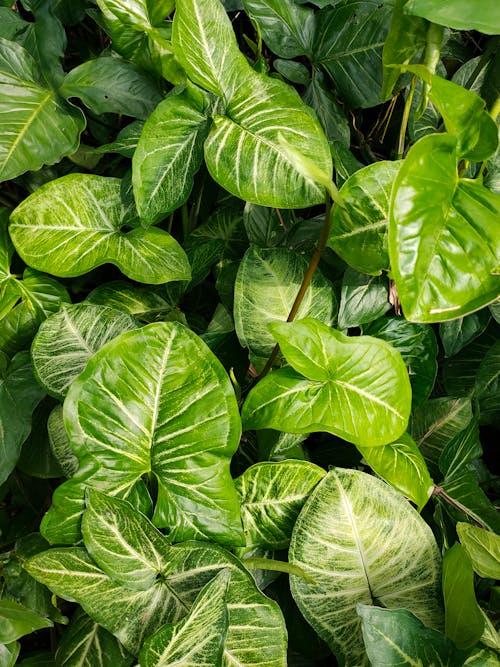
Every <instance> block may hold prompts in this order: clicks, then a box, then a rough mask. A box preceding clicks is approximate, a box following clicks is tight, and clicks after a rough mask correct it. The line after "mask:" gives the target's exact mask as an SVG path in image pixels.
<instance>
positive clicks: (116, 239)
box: [9, 174, 190, 284]
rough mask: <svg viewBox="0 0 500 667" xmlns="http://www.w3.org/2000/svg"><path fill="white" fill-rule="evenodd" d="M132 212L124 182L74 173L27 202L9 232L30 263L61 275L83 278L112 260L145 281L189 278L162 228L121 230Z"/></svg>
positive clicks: (17, 211)
mask: <svg viewBox="0 0 500 667" xmlns="http://www.w3.org/2000/svg"><path fill="white" fill-rule="evenodd" d="M127 214H128V211H127V207H126V204H125V203H124V202H123V200H122V197H121V181H120V179H118V178H107V177H104V176H94V175H91V174H70V175H68V176H63V177H62V178H58V179H56V180H55V181H50V182H49V183H47V184H46V185H43V186H42V187H40V188H39V189H38V190H36V192H34V193H33V194H32V195H30V196H29V197H28V198H27V199H25V200H24V201H23V202H22V203H21V204H20V205H19V206H18V207H17V208H16V209H15V211H14V212H13V213H12V215H11V224H10V228H9V229H10V234H11V238H12V241H13V242H14V245H15V247H16V250H17V251H18V253H19V254H20V255H21V257H22V258H23V259H24V261H25V262H26V263H27V264H29V265H30V266H32V267H34V268H38V269H39V270H40V271H48V272H49V273H52V274H54V275H56V276H62V277H71V276H79V275H81V274H82V273H86V272H87V271H90V270H91V269H94V268H95V267H96V266H100V265H101V264H105V263H106V262H111V263H113V264H116V266H118V268H119V269H120V270H122V271H123V273H125V275H127V276H128V277H129V278H132V279H133V280H137V281H139V282H144V283H153V284H157V283H165V282H169V281H172V280H189V276H190V270H189V264H188V261H187V258H186V255H185V253H184V251H183V250H182V248H181V247H180V245H179V244H178V243H177V241H175V239H173V238H172V236H170V234H168V233H167V232H165V231H163V230H161V229H140V228H136V229H132V230H131V231H128V232H127V231H121V227H122V225H123V224H124V220H125V218H126V216H127Z"/></svg>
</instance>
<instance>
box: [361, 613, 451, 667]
mask: <svg viewBox="0 0 500 667" xmlns="http://www.w3.org/2000/svg"><path fill="white" fill-rule="evenodd" d="M357 612H358V614H359V616H360V617H361V627H362V630H363V639H364V642H365V647H366V652H367V654H368V657H369V659H370V662H371V664H372V665H384V667H417V666H420V665H421V666H422V667H423V666H424V665H433V666H435V667H437V666H438V665H439V667H462V665H463V659H464V656H463V653H462V652H460V651H458V650H457V648H456V647H455V646H454V645H453V642H451V641H450V640H449V639H448V637H446V635H443V634H442V633H441V632H438V631H437V630H433V629H432V628H426V627H425V625H424V624H423V623H422V622H421V621H420V620H419V619H418V618H417V617H416V616H414V615H413V614H412V613H411V612H409V611H407V610H406V609H395V610H392V609H380V608H379V607H371V606H369V605H364V604H359V605H358V606H357Z"/></svg>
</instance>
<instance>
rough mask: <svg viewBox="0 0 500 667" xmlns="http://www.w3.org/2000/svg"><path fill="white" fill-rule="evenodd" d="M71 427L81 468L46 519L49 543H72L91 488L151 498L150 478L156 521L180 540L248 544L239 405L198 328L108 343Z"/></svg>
mask: <svg viewBox="0 0 500 667" xmlns="http://www.w3.org/2000/svg"><path fill="white" fill-rule="evenodd" d="M103 417H105V422H103ZM64 419H65V424H66V430H67V432H68V436H69V440H70V444H71V447H72V449H73V450H74V452H75V453H76V455H77V456H78V458H79V460H80V465H81V468H80V470H79V472H78V473H77V474H76V476H75V477H73V478H72V479H71V480H68V481H67V482H66V483H65V484H63V485H62V486H60V487H59V488H58V490H57V494H56V498H55V499H54V505H53V506H52V509H51V510H50V511H49V513H48V514H47V515H46V517H45V519H44V531H45V535H46V537H47V538H48V539H49V540H50V541H56V542H59V543H68V541H69V543H72V542H73V540H74V536H75V531H76V534H78V520H79V514H81V511H82V509H83V507H82V503H83V494H84V488H85V486H86V485H89V486H98V487H99V488H101V489H106V490H107V491H108V492H110V493H113V494H115V495H116V494H118V495H122V496H124V495H125V496H126V495H128V494H130V493H132V492H134V493H135V492H140V493H141V494H142V495H144V491H139V490H138V489H140V488H144V487H143V482H142V481H141V479H142V476H143V475H146V474H148V473H152V474H153V475H154V476H155V477H156V480H157V483H158V492H157V493H158V497H157V502H156V509H155V514H154V522H155V523H156V525H158V526H161V527H165V528H168V529H169V531H170V536H171V538H172V539H173V540H174V541H182V540H186V539H189V538H198V539H207V538H209V537H216V538H217V540H218V541H220V542H221V543H223V544H224V543H225V544H239V543H240V542H241V541H242V537H243V536H242V530H241V523H240V517H239V504H238V500H237V496H236V492H235V490H234V486H233V482H232V479H231V477H230V475H229V461H230V457H231V456H232V454H233V453H234V451H235V450H236V448H237V446H238V442H239V437H240V429H241V425H240V418H239V414H238V407H237V404H236V399H235V396H234V392H233V390H232V387H231V384H230V381H229V378H228V376H227V375H226V372H225V370H224V369H223V367H222V366H221V364H220V362H219V361H218V360H217V359H216V358H215V356H214V355H213V354H212V353H211V352H210V350H209V349H208V348H207V347H206V345H205V344H204V343H203V342H202V341H201V340H200V339H199V338H198V337H197V336H196V335H195V334H193V333H192V332H191V331H190V330H189V329H187V328H186V327H184V326H182V325H180V324H177V323H175V322H169V323H158V324H150V325H148V326H146V327H144V328H142V329H138V330H136V331H130V332H126V333H124V334H122V335H120V336H118V337H117V338H115V339H113V340H112V341H110V342H109V343H107V345H105V346H104V347H103V348H101V349H100V350H99V352H97V353H96V354H94V356H93V357H92V359H91V360H90V361H89V363H88V364H87V367H86V369H85V371H84V372H83V373H82V374H81V375H79V376H78V379H77V380H76V381H75V382H74V383H73V384H72V385H71V388H70V391H69V392H68V395H67V397H66V401H65V403H64ZM89 466H90V467H89ZM96 466H97V469H96ZM136 485H137V486H136ZM134 489H135V490H134Z"/></svg>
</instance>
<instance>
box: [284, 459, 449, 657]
mask: <svg viewBox="0 0 500 667" xmlns="http://www.w3.org/2000/svg"><path fill="white" fill-rule="evenodd" d="M394 554H397V558H394ZM290 561H291V562H292V563H294V564H296V565H299V566H300V567H301V568H302V569H304V570H305V572H306V573H307V574H309V575H310V576H311V577H313V578H314V580H315V581H316V582H317V584H316V585H312V584H310V583H308V582H307V581H305V580H304V579H302V578H299V577H291V578H290V585H291V590H292V594H293V597H294V598H295V601H296V602H297V605H298V607H299V609H300V610H301V612H302V614H303V615H304V616H305V618H306V620H307V621H308V622H309V623H310V624H311V625H312V626H313V628H314V629H315V630H316V632H317V633H318V634H319V636H320V637H321V638H322V639H323V640H324V641H326V642H327V643H328V645H329V646H330V648H331V649H332V650H333V651H334V653H335V654H336V655H337V656H338V658H339V660H340V661H341V662H344V661H345V664H349V665H366V664H367V660H366V657H365V653H364V647H363V640H362V636H361V621H360V619H359V617H358V616H357V615H356V605H357V604H358V603H361V604H366V605H370V604H379V605H383V606H385V607H387V608H389V609H393V608H395V609H397V608H399V607H404V608H406V609H407V610H408V611H411V612H412V613H413V614H415V615H416V616H417V617H418V618H419V619H420V620H421V621H422V622H423V623H425V624H426V625H430V626H431V627H436V628H439V627H440V626H441V624H442V609H441V607H440V603H439V597H440V596H439V593H440V584H441V571H440V557H439V550H438V547H437V544H436V542H435V539H434V536H433V534H432V531H431V529H430V528H429V526H428V525H427V524H426V523H425V521H424V520H423V519H422V518H421V517H420V516H419V515H418V514H417V512H416V511H415V510H414V509H413V508H412V507H411V506H410V505H409V503H408V502H407V501H406V500H404V498H403V497H402V496H401V495H400V494H398V493H397V492H396V491H393V490H392V489H391V488H390V487H389V486H387V485H386V484H385V483H384V482H381V481H380V480H377V479H375V478H374V477H371V476H370V475H367V474H365V473H362V472H359V471H357V470H347V469H340V468H338V469H334V470H331V471H330V472H329V473H328V474H327V475H326V477H325V478H324V479H323V481H321V482H320V483H319V484H318V486H317V487H316V489H315V490H314V491H313V493H312V495H311V496H310V498H309V500H308V501H307V502H306V504H305V505H304V508H303V509H302V512H301V513H300V515H299V518H298V519H297V522H296V524H295V527H294V529H293V534H292V542H291V545H290Z"/></svg>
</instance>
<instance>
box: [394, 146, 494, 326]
mask: <svg viewBox="0 0 500 667" xmlns="http://www.w3.org/2000/svg"><path fill="white" fill-rule="evenodd" d="M456 168H457V154H456V141H455V139H454V138H453V137H450V136H449V135H446V134H441V135H430V136H427V137H424V138H423V139H421V140H420V141H418V142H417V143H416V144H415V145H414V146H413V147H412V148H411V149H410V151H409V153H408V156H407V158H406V160H405V162H404V164H403V166H402V168H401V170H400V172H399V174H398V176H397V178H396V181H395V184H394V188H393V191H392V204H391V209H392V210H391V220H390V226H389V252H390V257H391V266H392V270H393V273H394V278H395V280H396V285H397V288H398V293H399V298H400V300H401V305H402V307H403V311H404V314H405V316H406V318H407V319H409V320H411V321H417V322H439V321H443V320H447V319H453V318H455V317H459V316H462V315H467V314H468V313H470V312H472V311H474V310H477V309H478V308H481V307H482V306H484V305H486V304H488V303H490V302H491V301H494V300H495V299H496V298H497V296H498V293H499V291H500V276H497V275H493V274H494V272H495V267H496V266H497V265H498V256H499V254H500V232H499V229H498V224H497V222H498V213H499V211H500V197H499V196H498V195H496V194H494V193H492V192H490V191H489V190H487V189H486V188H484V187H483V186H482V185H481V184H480V183H478V182H477V181H469V180H465V179H458V178H457V176H456Z"/></svg>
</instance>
